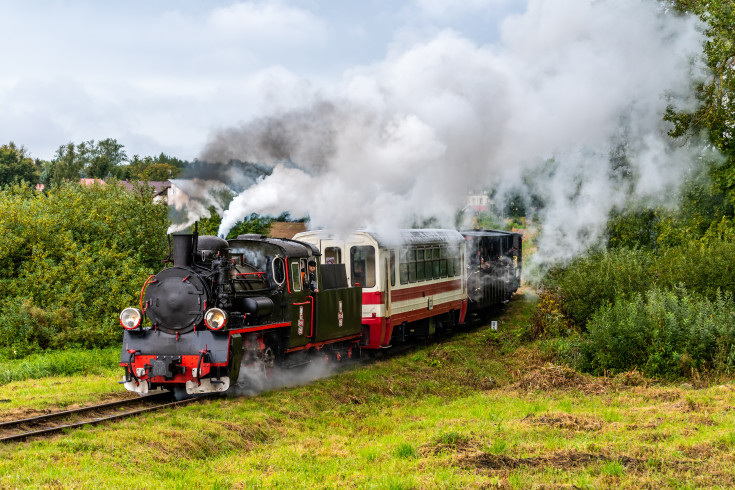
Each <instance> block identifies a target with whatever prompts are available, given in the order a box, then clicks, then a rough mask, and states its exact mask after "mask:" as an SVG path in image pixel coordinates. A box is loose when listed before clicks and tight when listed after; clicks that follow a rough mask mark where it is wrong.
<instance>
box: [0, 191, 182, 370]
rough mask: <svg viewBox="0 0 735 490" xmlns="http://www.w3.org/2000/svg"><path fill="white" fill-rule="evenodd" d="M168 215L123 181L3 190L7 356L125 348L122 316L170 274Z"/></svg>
mask: <svg viewBox="0 0 735 490" xmlns="http://www.w3.org/2000/svg"><path fill="white" fill-rule="evenodd" d="M166 216H167V210H166V206H164V205H162V204H156V203H153V201H152V196H151V195H150V193H147V191H146V190H145V189H140V190H139V192H138V193H131V192H127V191H126V190H124V189H123V188H122V187H119V186H116V185H114V184H112V185H107V186H105V187H100V186H92V187H84V186H80V185H76V184H74V185H72V184H68V185H64V186H62V187H59V188H54V189H51V190H50V191H49V192H48V193H47V194H43V193H37V192H35V191H33V190H30V189H25V188H22V187H19V186H16V187H13V188H9V189H5V190H2V191H0V235H1V236H2V237H3V239H2V240H0V294H1V295H0V298H2V299H1V300H0V306H1V307H2V308H1V309H0V356H4V357H11V358H17V357H22V356H24V355H27V354H30V353H33V352H40V351H42V350H44V349H47V348H54V349H68V348H72V347H87V348H90V347H104V346H111V345H116V344H117V343H119V342H120V339H121V331H120V328H119V325H118V319H117V316H118V314H119V311H120V310H121V309H122V308H123V307H125V306H130V305H134V304H136V303H137V302H138V294H139V291H140V289H139V288H140V287H141V286H142V284H143V282H144V281H145V278H146V277H147V276H148V275H150V274H151V273H152V272H154V271H157V270H159V269H160V268H161V262H160V260H161V258H162V257H163V256H164V254H165V251H166V242H165V236H166V227H167V226H168V222H167V218H166Z"/></svg>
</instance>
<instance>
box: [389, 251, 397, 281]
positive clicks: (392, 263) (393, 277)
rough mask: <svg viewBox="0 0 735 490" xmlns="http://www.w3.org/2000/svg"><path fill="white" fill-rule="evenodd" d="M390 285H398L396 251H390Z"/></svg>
mask: <svg viewBox="0 0 735 490" xmlns="http://www.w3.org/2000/svg"><path fill="white" fill-rule="evenodd" d="M390 285H391V286H395V285H396V251H395V250H391V251H390Z"/></svg>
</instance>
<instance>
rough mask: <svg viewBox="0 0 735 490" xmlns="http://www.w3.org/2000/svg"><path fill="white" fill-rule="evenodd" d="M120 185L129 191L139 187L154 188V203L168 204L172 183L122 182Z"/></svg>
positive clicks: (161, 181) (166, 181)
mask: <svg viewBox="0 0 735 490" xmlns="http://www.w3.org/2000/svg"><path fill="white" fill-rule="evenodd" d="M120 184H121V185H122V186H123V187H125V188H126V189H127V190H129V191H132V190H134V189H135V186H137V185H141V184H142V185H148V186H149V187H152V188H153V201H154V202H160V203H163V204H167V203H168V202H169V193H170V192H171V181H168V180H152V181H150V182H143V181H134V182H130V181H129V180H121V181H120Z"/></svg>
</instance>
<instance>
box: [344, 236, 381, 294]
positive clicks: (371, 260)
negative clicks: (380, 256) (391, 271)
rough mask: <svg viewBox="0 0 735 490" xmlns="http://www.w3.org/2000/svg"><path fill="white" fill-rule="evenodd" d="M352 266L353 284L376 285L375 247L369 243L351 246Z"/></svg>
mask: <svg viewBox="0 0 735 490" xmlns="http://www.w3.org/2000/svg"><path fill="white" fill-rule="evenodd" d="M350 268H351V269H350V270H351V275H352V285H353V286H354V285H355V284H357V283H359V284H360V286H362V287H364V288H372V287H375V248H373V247H371V246H369V245H365V246H359V247H358V246H355V247H351V248H350Z"/></svg>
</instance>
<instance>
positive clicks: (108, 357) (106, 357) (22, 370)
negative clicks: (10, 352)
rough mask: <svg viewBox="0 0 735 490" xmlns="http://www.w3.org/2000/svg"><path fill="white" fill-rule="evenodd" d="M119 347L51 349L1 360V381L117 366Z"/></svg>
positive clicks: (102, 369)
mask: <svg viewBox="0 0 735 490" xmlns="http://www.w3.org/2000/svg"><path fill="white" fill-rule="evenodd" d="M119 362H120V348H119V347H114V348H109V349H92V350H81V349H78V350H65V351H49V352H47V353H43V354H33V355H30V356H28V357H25V358H23V359H15V360H9V361H2V362H0V385H2V384H6V383H9V382H11V381H22V380H25V379H38V378H45V377H49V376H71V375H74V374H84V375H88V374H101V373H108V372H110V370H112V369H115V368H116V367H117V366H118V364H119Z"/></svg>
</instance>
